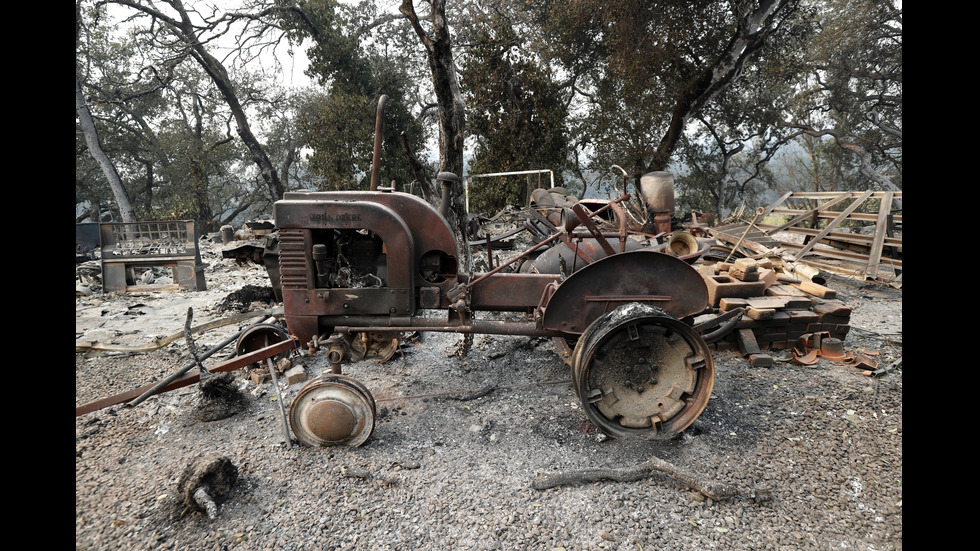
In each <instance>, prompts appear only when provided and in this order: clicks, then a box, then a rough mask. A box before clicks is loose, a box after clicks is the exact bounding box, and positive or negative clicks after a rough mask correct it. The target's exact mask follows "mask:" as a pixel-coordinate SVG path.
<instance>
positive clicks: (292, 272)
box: [279, 228, 309, 289]
mask: <svg viewBox="0 0 980 551" xmlns="http://www.w3.org/2000/svg"><path fill="white" fill-rule="evenodd" d="M279 275H280V278H281V279H282V288H283V289H308V288H309V283H308V282H309V279H308V277H307V273H306V247H305V245H304V241H303V230H301V229H285V228H284V229H280V230H279Z"/></svg>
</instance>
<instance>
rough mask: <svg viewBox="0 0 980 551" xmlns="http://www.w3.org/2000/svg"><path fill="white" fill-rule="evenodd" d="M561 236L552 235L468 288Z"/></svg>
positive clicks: (476, 280) (559, 234)
mask: <svg viewBox="0 0 980 551" xmlns="http://www.w3.org/2000/svg"><path fill="white" fill-rule="evenodd" d="M561 235H562V232H558V233H555V234H552V235H551V236H549V237H547V238H546V239H545V240H544V241H542V242H540V243H538V244H537V245H535V246H533V247H531V248H530V249H528V250H526V251H524V252H523V253H521V254H520V255H518V256H515V257H514V258H512V259H510V260H508V261H507V262H504V263H503V264H501V265H499V266H497V267H496V268H494V269H492V270H490V271H489V272H487V273H485V274H483V275H481V276H480V277H478V278H476V279H474V280H473V281H471V282H469V283H467V284H466V287H468V288H470V289H472V288H473V286H474V285H476V284H477V283H479V282H481V281H483V280H484V279H486V278H488V277H490V276H492V275H493V274H495V273H497V272H499V271H500V270H503V269H504V268H506V267H507V266H510V265H511V264H513V263H515V262H517V261H518V260H520V259H522V258H524V257H525V256H527V255H529V254H531V253H533V252H534V251H536V250H538V249H540V248H541V247H543V246H545V245H547V244H548V243H551V242H552V241H554V240H555V239H558V237H559V236H561Z"/></svg>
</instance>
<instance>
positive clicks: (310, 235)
mask: <svg viewBox="0 0 980 551" xmlns="http://www.w3.org/2000/svg"><path fill="white" fill-rule="evenodd" d="M610 206H611V207H615V202H613V203H611V204H610ZM274 214H275V222H276V226H277V227H278V228H279V273H280V277H281V291H282V301H283V308H284V311H285V321H286V325H287V327H288V330H289V333H290V334H291V335H292V336H293V337H295V338H296V339H298V340H299V342H300V343H301V344H302V345H306V346H310V347H311V348H318V347H327V348H329V349H330V353H329V354H330V357H331V363H332V364H333V365H334V369H333V370H332V371H333V372H332V373H331V374H330V375H328V376H325V377H323V378H319V379H315V380H313V381H310V383H308V384H307V386H306V387H304V389H303V390H302V391H301V392H300V396H299V397H298V398H297V400H295V401H294V403H293V405H292V409H293V412H292V414H291V418H290V420H291V423H292V425H293V431H294V433H296V434H297V436H298V437H299V438H300V440H302V441H303V442H305V443H307V444H314V445H330V444H352V443H353V444H355V445H356V444H360V443H361V442H363V441H364V439H365V437H366V436H365V434H364V431H368V433H369V432H370V430H371V427H373V412H372V411H371V410H372V408H373V403H374V400H373V397H371V396H370V392H369V391H368V390H367V389H365V388H364V387H363V385H359V384H356V383H355V382H352V381H349V380H348V379H349V378H348V377H346V376H344V375H341V374H340V371H341V370H340V363H341V357H342V356H343V353H342V352H340V351H338V349H337V348H336V343H338V342H347V343H349V342H350V339H349V338H348V339H347V340H346V341H344V340H343V339H342V338H341V337H342V336H347V337H349V336H350V335H354V334H358V335H396V334H398V333H403V332H408V331H444V332H456V333H480V334H506V335H528V336H542V337H553V338H554V339H555V341H556V342H558V343H561V344H565V345H567V346H568V348H567V349H566V351H567V354H566V355H565V359H566V361H568V363H570V364H571V366H572V371H573V382H574V386H575V389H576V391H577V392H578V394H579V397H580V399H581V401H582V404H583V406H584V408H585V410H586V412H587V414H588V416H589V418H590V419H591V420H592V421H593V422H594V423H595V424H596V425H597V426H598V427H599V429H601V430H602V431H604V432H606V433H607V434H611V435H614V436H641V437H647V438H667V437H671V436H674V435H676V434H678V433H679V432H680V431H682V430H684V429H685V428H687V427H688V426H690V424H691V423H693V421H694V420H695V419H696V418H697V417H698V415H700V413H701V412H702V411H703V409H704V407H705V405H706V403H707V400H708V397H709V396H710V393H711V387H712V384H713V380H714V368H713V364H712V361H711V355H710V352H709V351H708V349H707V346H706V345H705V344H704V341H703V340H702V339H701V337H700V336H699V335H698V334H697V333H696V332H695V331H693V330H692V329H691V324H690V320H691V319H693V316H695V315H697V314H700V313H702V312H703V311H704V310H705V308H706V306H707V288H706V285H705V282H704V280H703V278H702V277H701V276H700V275H699V274H698V272H697V271H696V270H695V269H694V268H692V267H691V265H690V264H689V263H688V262H686V261H685V260H683V259H680V258H678V257H676V256H673V255H670V254H665V253H663V252H658V251H656V250H653V249H651V248H649V247H639V248H638V247H635V243H633V242H632V241H630V240H627V239H626V233H625V228H621V229H620V231H619V232H618V233H615V232H608V231H606V232H604V231H602V230H600V229H599V228H598V227H597V226H596V225H595V224H594V223H593V222H592V220H591V218H592V217H593V215H595V214H596V213H591V212H588V211H584V210H582V207H580V206H576V207H575V214H576V215H577V216H575V217H574V219H575V222H574V223H569V224H564V225H563V226H564V227H562V228H561V229H558V228H557V227H553V228H552V229H553V230H554V233H553V234H552V235H551V236H549V237H548V238H546V239H545V240H543V241H541V242H540V243H538V244H537V245H535V246H533V247H531V248H530V249H528V250H527V251H525V252H524V253H523V254H521V255H518V257H517V259H522V260H525V259H530V258H531V257H532V255H534V254H536V253H539V252H541V251H544V250H547V248H549V247H553V248H555V249H559V248H563V250H565V251H566V255H567V256H568V258H564V257H563V258H562V259H559V262H557V263H546V264H548V265H552V264H554V265H558V266H560V268H559V269H556V270H555V273H535V272H540V270H539V269H534V270H531V271H530V273H526V272H523V271H517V270H513V268H512V267H511V266H510V264H506V263H505V264H502V265H500V266H497V267H496V268H495V269H493V270H490V271H488V272H486V273H479V274H476V273H474V274H470V273H466V271H465V270H464V269H463V267H462V266H463V263H462V262H461V261H460V258H461V257H460V255H459V253H458V251H457V247H456V240H455V239H454V234H453V230H452V229H451V227H450V225H449V223H448V222H447V221H446V217H445V216H444V214H443V213H442V212H440V211H439V210H437V209H436V208H434V207H432V206H430V205H429V204H428V203H426V202H425V201H423V200H421V199H420V198H418V197H415V196H413V195H409V194H404V193H397V192H388V191H363V192H291V193H287V194H286V195H285V196H284V198H283V199H282V200H281V201H279V202H277V203H276V204H275V212H274ZM628 244H629V245H630V246H627V245H628ZM541 265H544V264H541ZM492 312H519V313H521V314H523V315H522V316H516V317H517V318H519V319H513V318H515V316H506V318H507V319H488V318H489V317H492V316H487V315H485V314H483V313H492ZM573 349H574V350H573ZM365 411H367V413H365ZM365 416H367V417H371V419H365Z"/></svg>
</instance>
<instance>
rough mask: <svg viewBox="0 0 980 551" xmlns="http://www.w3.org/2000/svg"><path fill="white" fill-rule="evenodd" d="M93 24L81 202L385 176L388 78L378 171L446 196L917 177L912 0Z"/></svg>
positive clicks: (141, 15) (416, 8) (289, 10)
mask: <svg viewBox="0 0 980 551" xmlns="http://www.w3.org/2000/svg"><path fill="white" fill-rule="evenodd" d="M76 29H77V32H76V126H77V132H76V205H77V208H76V219H77V220H78V219H85V218H86V217H88V218H90V219H91V218H94V217H98V216H100V212H101V213H105V211H107V210H108V211H109V212H111V213H112V216H115V217H117V218H118V219H126V218H134V217H135V218H140V219H151V218H153V219H160V218H193V219H195V220H197V221H199V222H200V223H201V224H202V225H203V226H204V227H205V228H216V227H218V226H220V225H221V224H224V223H229V222H231V221H233V220H241V218H242V217H262V216H268V215H269V214H270V213H271V203H272V202H273V201H275V200H277V199H279V198H280V197H282V193H283V192H285V191H286V190H288V189H296V188H300V187H304V188H313V189H324V190H330V189H367V187H368V185H369V181H370V176H371V169H372V166H371V164H372V162H373V159H372V153H373V146H374V145H373V144H374V129H375V120H376V110H377V108H378V106H379V100H380V98H381V97H382V96H384V97H386V98H387V101H386V102H385V104H384V105H385V106H384V134H383V136H382V147H383V150H382V162H381V163H380V165H381V166H380V172H381V183H382V185H385V186H387V185H389V184H390V183H391V182H394V183H395V185H396V188H397V189H399V190H406V191H410V192H413V193H417V194H419V195H422V196H423V197H425V198H426V199H428V200H430V201H432V202H436V201H437V200H438V198H437V193H438V188H437V187H436V186H435V185H434V183H433V180H434V177H435V173H436V172H438V171H450V172H455V173H456V174H457V175H459V176H461V177H463V176H466V175H468V174H471V173H472V174H478V173H490V172H493V173H495V172H508V171H521V170H538V169H546V170H552V171H554V173H555V174H556V180H557V183H558V184H559V185H565V186H566V187H569V188H572V189H576V190H578V191H577V192H578V193H580V194H585V193H592V194H595V193H597V192H601V188H603V187H604V186H608V185H609V183H610V182H612V180H613V175H612V173H613V170H612V168H611V167H617V168H619V170H621V171H622V172H625V173H626V175H627V178H628V179H629V180H630V181H632V182H637V181H638V180H639V178H640V177H641V176H642V175H643V174H645V173H647V172H650V171H655V170H668V171H671V172H673V173H674V174H675V175H676V181H677V190H678V194H679V201H680V203H681V204H682V205H683V207H684V208H695V209H698V210H707V211H714V212H719V213H723V212H725V211H727V210H730V209H732V208H734V207H735V206H737V205H738V204H739V203H741V202H744V201H761V200H762V197H763V196H764V195H765V194H766V193H771V192H773V191H774V190H776V189H784V188H786V187H795V188H800V189H838V188H849V187H862V186H863V187H868V188H870V187H875V188H881V189H901V168H902V141H901V134H902V9H901V3H892V2H879V1H875V0H728V1H723V2H693V3H691V2H688V3H677V2H634V1H631V0H610V1H608V2H593V1H590V0H567V1H565V2H550V1H548V0H520V1H518V0H503V1H501V2H495V3H492V4H484V3H474V2H453V1H451V0H450V1H446V0H433V1H430V2H413V1H412V0H402V1H401V2H400V3H399V4H398V5H391V4H390V3H380V2H377V1H376V0H361V1H359V2H338V1H337V0H240V1H239V2H237V3H235V5H234V6H233V7H230V8H216V7H213V6H212V4H210V3H205V2H197V1H194V0H158V1H155V2H150V1H149V0H104V1H98V2H97V1H94V0H77V1H76ZM272 52H277V54H278V55H277V56H272V55H271V54H272ZM299 54H302V55H303V56H304V57H305V58H306V59H308V60H309V65H308V67H309V68H308V69H307V71H306V73H307V76H308V77H309V79H310V84H309V85H308V86H304V87H299V88H287V87H285V86H284V85H283V81H284V77H283V73H282V68H281V66H278V65H276V63H277V61H281V60H282V59H283V56H286V57H287V59H288V56H289V55H299ZM270 60H271V62H270ZM287 62H288V61H287ZM523 186H524V184H523V182H518V181H516V180H505V181H500V182H496V183H494V184H492V185H481V190H482V191H481V192H480V193H479V194H478V196H477V197H475V198H474V197H471V207H472V208H475V209H477V210H482V211H493V210H496V209H499V208H500V207H502V206H503V205H505V204H512V203H517V202H519V201H522V200H523V197H524V196H523V194H522V190H523ZM457 193H458V192H457ZM454 200H455V204H456V205H457V206H458V205H459V204H460V201H459V197H458V195H457V196H456V197H455V198H454ZM454 217H455V218H456V219H457V220H456V222H457V223H459V222H461V221H462V220H463V218H464V217H465V216H464V214H463V213H462V212H461V211H460V212H456V213H455V214H454ZM457 227H461V224H458V225H457Z"/></svg>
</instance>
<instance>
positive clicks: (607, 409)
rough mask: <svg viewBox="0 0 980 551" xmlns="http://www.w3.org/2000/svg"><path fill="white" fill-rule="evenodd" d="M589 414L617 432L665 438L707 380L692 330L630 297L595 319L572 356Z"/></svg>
mask: <svg viewBox="0 0 980 551" xmlns="http://www.w3.org/2000/svg"><path fill="white" fill-rule="evenodd" d="M573 374H574V379H573V380H574V383H575V389H576V392H577V393H578V396H579V399H580V400H581V402H582V406H583V409H584V410H585V412H586V415H588V417H589V419H590V420H591V421H592V422H593V423H594V424H595V425H596V426H597V427H598V428H599V429H600V430H602V431H603V432H605V433H606V434H609V435H612V436H617V437H642V438H657V439H661V438H672V437H674V436H676V435H677V434H679V433H680V432H681V431H683V430H684V429H686V428H687V427H689V426H690V425H691V424H692V423H693V422H694V421H695V420H696V419H697V418H698V416H700V414H701V412H702V411H704V408H705V406H706V405H707V403H708V399H709V398H710V396H711V389H712V387H713V385H714V365H713V362H712V360H711V354H710V351H709V349H708V347H707V345H706V344H705V343H704V341H703V340H702V339H701V338H700V336H699V335H698V334H697V333H696V332H694V331H693V330H692V329H691V328H690V327H689V326H688V325H686V324H684V323H682V322H680V321H678V320H677V319H676V318H674V317H673V316H672V315H670V314H669V313H667V312H666V311H664V310H662V309H660V308H656V307H651V306H646V305H642V304H631V305H626V306H623V307H621V308H618V309H616V310H614V311H613V312H610V313H608V314H605V315H603V316H601V317H600V318H599V319H597V320H596V321H595V322H594V323H593V324H592V325H591V326H590V327H589V328H588V329H587V330H586V332H585V333H584V334H583V335H582V338H580V339H579V342H578V344H577V345H576V348H575V353H574V356H573Z"/></svg>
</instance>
